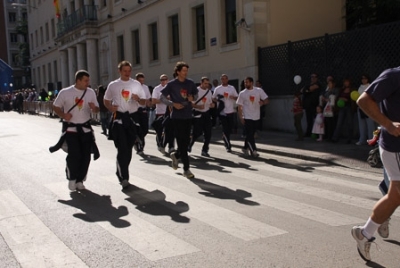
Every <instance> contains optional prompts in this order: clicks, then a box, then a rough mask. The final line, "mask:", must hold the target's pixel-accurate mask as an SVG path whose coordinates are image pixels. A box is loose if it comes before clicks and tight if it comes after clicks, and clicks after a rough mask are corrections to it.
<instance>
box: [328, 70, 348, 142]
mask: <svg viewBox="0 0 400 268" xmlns="http://www.w3.org/2000/svg"><path fill="white" fill-rule="evenodd" d="M351 91H352V89H351V81H350V79H347V78H346V79H344V80H343V87H342V89H341V90H340V93H339V96H338V101H337V106H338V110H339V111H338V121H337V124H336V128H335V132H334V133H333V136H332V142H337V141H338V140H339V138H340V136H341V134H342V127H343V126H345V128H346V132H347V143H351V139H352V137H353V112H352V100H351V97H350V94H351Z"/></svg>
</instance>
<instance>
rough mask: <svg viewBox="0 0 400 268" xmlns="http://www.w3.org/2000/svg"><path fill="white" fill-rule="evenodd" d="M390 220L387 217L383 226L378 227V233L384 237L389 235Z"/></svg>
mask: <svg viewBox="0 0 400 268" xmlns="http://www.w3.org/2000/svg"><path fill="white" fill-rule="evenodd" d="M389 222H390V218H389V219H387V220H386V221H385V222H384V223H382V224H381V226H379V228H378V234H379V235H380V236H381V237H382V238H388V237H389Z"/></svg>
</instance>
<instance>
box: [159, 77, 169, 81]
mask: <svg viewBox="0 0 400 268" xmlns="http://www.w3.org/2000/svg"><path fill="white" fill-rule="evenodd" d="M167 80H168V79H167V78H163V79H160V81H167Z"/></svg>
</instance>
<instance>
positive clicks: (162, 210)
mask: <svg viewBox="0 0 400 268" xmlns="http://www.w3.org/2000/svg"><path fill="white" fill-rule="evenodd" d="M122 192H123V193H125V194H126V195H127V196H129V198H126V200H127V201H129V202H131V203H132V204H134V205H136V209H138V210H140V211H141V212H144V213H147V214H151V215H154V216H164V215H165V216H170V217H171V219H172V220H173V221H176V222H181V223H188V222H190V219H189V218H188V217H186V216H182V215H180V214H181V213H184V212H187V211H189V205H188V204H187V203H185V202H182V201H178V202H176V204H174V203H171V202H168V201H166V200H165V199H166V196H165V194H164V193H163V192H161V191H160V190H154V191H152V192H149V191H147V190H145V189H142V188H139V187H137V186H135V185H131V186H129V188H128V189H125V190H122Z"/></svg>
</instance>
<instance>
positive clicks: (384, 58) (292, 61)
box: [258, 22, 400, 96]
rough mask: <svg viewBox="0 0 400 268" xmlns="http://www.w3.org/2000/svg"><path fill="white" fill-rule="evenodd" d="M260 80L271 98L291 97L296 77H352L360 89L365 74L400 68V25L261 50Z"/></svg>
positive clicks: (371, 28)
mask: <svg viewBox="0 0 400 268" xmlns="http://www.w3.org/2000/svg"><path fill="white" fill-rule="evenodd" d="M258 60H259V79H260V81H261V83H262V84H263V87H264V88H265V89H266V91H267V93H268V95H270V96H279V95H291V94H293V91H294V89H296V85H295V84H294V82H293V77H294V76H295V75H300V76H301V77H302V78H303V81H302V84H305V83H307V82H309V81H310V74H311V73H313V72H315V73H318V74H319V76H320V78H321V79H322V81H324V79H325V77H326V76H328V75H333V76H334V77H335V79H336V81H337V82H339V84H340V82H341V80H342V79H343V78H350V79H351V80H352V81H353V86H354V87H358V86H359V84H360V77H361V75H362V74H364V73H365V74H368V75H369V76H370V77H371V79H374V78H376V77H377V76H378V75H379V74H380V73H381V72H382V71H383V70H385V69H387V68H393V67H397V66H399V65H400V22H396V23H390V24H382V25H378V26H372V27H369V28H364V29H360V30H354V31H348V32H343V33H338V34H333V35H328V34H326V35H325V36H321V37H317V38H312V39H307V40H301V41H297V42H288V43H286V44H282V45H277V46H271V47H265V48H259V49H258Z"/></svg>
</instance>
